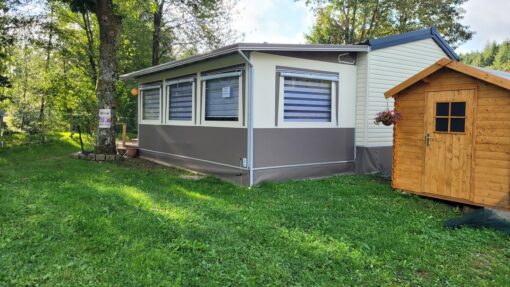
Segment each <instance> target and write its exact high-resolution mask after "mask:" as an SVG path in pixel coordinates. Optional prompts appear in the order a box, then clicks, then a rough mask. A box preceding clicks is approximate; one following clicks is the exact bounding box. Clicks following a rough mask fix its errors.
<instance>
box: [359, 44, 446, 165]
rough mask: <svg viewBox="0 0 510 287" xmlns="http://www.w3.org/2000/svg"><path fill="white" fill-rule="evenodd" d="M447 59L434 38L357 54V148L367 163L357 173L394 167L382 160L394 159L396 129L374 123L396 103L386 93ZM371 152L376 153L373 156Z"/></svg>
mask: <svg viewBox="0 0 510 287" xmlns="http://www.w3.org/2000/svg"><path fill="white" fill-rule="evenodd" d="M445 56H447V55H446V54H445V52H444V51H443V50H442V49H441V48H440V47H439V46H438V45H437V44H436V42H435V41H434V40H432V39H425V40H419V41H415V42H410V43H406V44H401V45H396V46H391V47H388V48H382V49H378V50H373V51H370V52H369V53H359V54H358V59H357V66H358V83H357V95H356V146H357V147H358V149H357V150H358V156H359V157H361V158H362V159H361V160H363V161H365V162H366V163H367V166H365V167H363V168H362V169H361V170H360V169H358V171H361V172H369V171H375V170H374V169H376V170H377V169H389V168H390V167H391V162H388V163H384V162H382V161H387V159H388V158H389V159H391V147H392V145H393V127H392V126H390V127H386V126H382V125H380V126H378V125H375V124H374V121H373V118H374V117H375V115H376V114H377V113H378V112H381V111H383V110H385V109H386V107H387V105H388V106H389V108H390V109H393V100H392V99H391V100H388V101H387V100H386V99H385V98H384V92H386V91H387V90H389V89H390V88H392V87H394V86H396V85H397V84H399V83H401V82H402V81H404V80H406V79H407V78H409V77H411V76H412V75H414V74H416V73H418V72H419V71H421V70H423V69H424V68H426V67H428V66H430V65H431V64H433V63H435V62H436V61H438V60H439V59H441V58H443V57H445ZM372 151H375V154H370V153H371V152H372ZM383 158H384V160H383ZM367 161H368V162H367ZM370 161H373V162H370ZM377 161H379V162H377Z"/></svg>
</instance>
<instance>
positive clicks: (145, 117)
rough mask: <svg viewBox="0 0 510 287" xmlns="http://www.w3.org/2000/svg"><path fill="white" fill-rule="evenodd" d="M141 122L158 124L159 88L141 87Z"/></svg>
mask: <svg viewBox="0 0 510 287" xmlns="http://www.w3.org/2000/svg"><path fill="white" fill-rule="evenodd" d="M140 91H141V96H142V97H141V109H140V110H141V114H142V117H141V121H142V122H146V123H149V122H152V123H158V122H160V117H159V113H160V108H161V87H160V86H148V87H143V86H142V87H141V88H140Z"/></svg>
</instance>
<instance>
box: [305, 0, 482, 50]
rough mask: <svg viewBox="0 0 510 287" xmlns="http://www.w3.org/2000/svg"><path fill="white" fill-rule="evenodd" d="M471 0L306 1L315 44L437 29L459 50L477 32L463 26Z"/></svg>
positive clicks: (307, 36)
mask: <svg viewBox="0 0 510 287" xmlns="http://www.w3.org/2000/svg"><path fill="white" fill-rule="evenodd" d="M466 1H467V0H394V1H389V0H329V1H325V0H305V2H306V4H307V5H308V6H309V7H310V8H311V9H312V10H313V11H314V12H315V14H316V16H317V17H316V22H315V25H314V26H313V28H312V30H311V32H310V33H309V34H308V35H306V39H307V40H308V41H309V42H311V43H330V44H353V43H359V42H363V41H365V40H368V39H371V38H374V37H380V36H387V35H391V34H397V33H403V32H408V31H413V30H417V29H421V28H427V27H430V26H432V25H434V26H436V28H437V29H438V31H439V32H440V33H441V34H443V35H444V36H445V38H446V40H447V41H448V42H449V43H450V45H452V46H453V47H456V46H457V45H459V44H460V43H462V42H464V41H466V40H469V39H470V38H471V37H472V35H473V32H471V31H470V30H469V27H467V26H465V25H462V24H461V23H460V21H461V20H462V18H463V14H464V12H465V11H464V10H463V9H462V4H463V3H464V2H466Z"/></svg>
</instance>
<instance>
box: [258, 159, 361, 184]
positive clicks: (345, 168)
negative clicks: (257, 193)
mask: <svg viewBox="0 0 510 287" xmlns="http://www.w3.org/2000/svg"><path fill="white" fill-rule="evenodd" d="M349 173H354V162H347V163H334V164H324V165H311V166H295V167H284V168H274V169H265V170H255V171H254V172H253V174H254V178H255V180H254V184H255V185H258V184H260V183H262V182H264V181H283V180H289V179H307V178H310V179H311V178H321V177H327V176H333V175H339V174H349Z"/></svg>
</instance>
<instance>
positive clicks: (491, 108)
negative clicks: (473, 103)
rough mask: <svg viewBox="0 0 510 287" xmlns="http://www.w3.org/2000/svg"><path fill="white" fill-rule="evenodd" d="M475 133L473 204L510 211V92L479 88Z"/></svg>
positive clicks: (492, 88)
mask: <svg viewBox="0 0 510 287" xmlns="http://www.w3.org/2000/svg"><path fill="white" fill-rule="evenodd" d="M475 132H476V135H475V142H474V144H475V154H474V172H473V175H474V178H473V184H474V193H473V196H472V200H473V202H475V203H479V204H482V205H489V206H500V207H504V208H510V198H509V195H510V91H508V90H505V89H502V88H499V87H497V86H494V85H490V84H485V83H483V84H480V85H479V90H478V109H477V120H476V123H475Z"/></svg>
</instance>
